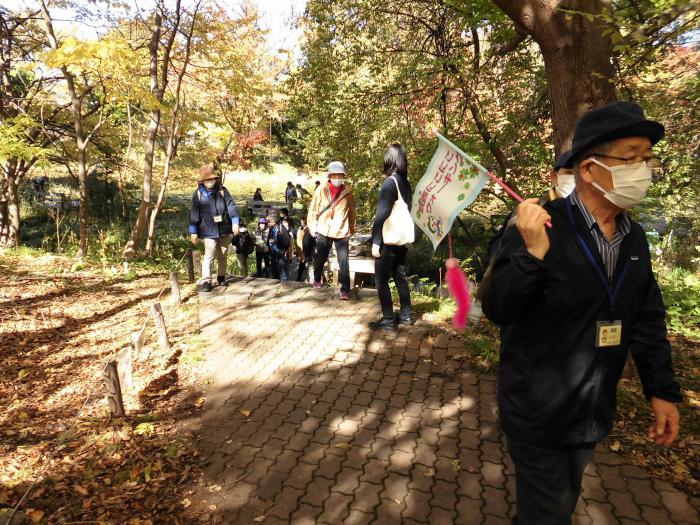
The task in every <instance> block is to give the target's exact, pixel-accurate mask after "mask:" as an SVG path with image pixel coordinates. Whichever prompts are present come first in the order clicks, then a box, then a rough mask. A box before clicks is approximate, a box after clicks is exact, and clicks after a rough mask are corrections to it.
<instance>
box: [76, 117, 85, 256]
mask: <svg viewBox="0 0 700 525" xmlns="http://www.w3.org/2000/svg"><path fill="white" fill-rule="evenodd" d="M75 122H76V124H75V133H76V140H77V141H78V191H79V193H80V211H79V212H78V222H79V224H80V248H79V249H78V253H77V254H76V257H78V258H79V259H80V258H83V257H85V255H87V251H88V216H87V203H88V194H87V158H86V151H85V149H86V148H87V142H86V141H85V139H84V137H83V136H82V132H83V126H82V117H81V116H80V105H79V106H78V113H77V117H76V121H75ZM78 129H80V134H79V133H78Z"/></svg>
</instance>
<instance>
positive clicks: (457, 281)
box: [445, 257, 472, 331]
mask: <svg viewBox="0 0 700 525" xmlns="http://www.w3.org/2000/svg"><path fill="white" fill-rule="evenodd" d="M445 266H446V267H447V273H446V274H445V280H446V281H447V289H448V290H449V291H450V295H451V296H452V297H454V299H455V301H457V311H456V312H455V315H454V317H453V318H452V326H454V327H455V329H456V330H459V331H462V330H464V329H465V328H466V327H467V316H468V315H469V310H470V308H471V306H472V302H471V299H470V297H469V282H468V280H467V276H466V275H464V272H463V271H462V269H461V268H460V267H459V261H458V260H457V259H455V258H454V257H450V258H449V259H447V260H446V261H445Z"/></svg>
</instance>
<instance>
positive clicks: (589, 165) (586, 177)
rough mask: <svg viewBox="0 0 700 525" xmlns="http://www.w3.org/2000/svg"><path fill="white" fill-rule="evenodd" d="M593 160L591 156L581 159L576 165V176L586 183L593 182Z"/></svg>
mask: <svg viewBox="0 0 700 525" xmlns="http://www.w3.org/2000/svg"><path fill="white" fill-rule="evenodd" d="M594 165H595V162H593V161H592V160H591V158H590V157H589V158H587V159H583V160H582V161H581V162H579V165H578V176H579V177H580V178H581V179H582V180H583V181H584V182H586V183H588V184H590V183H591V182H593V166H594Z"/></svg>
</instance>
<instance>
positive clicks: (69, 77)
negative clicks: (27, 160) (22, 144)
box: [41, 0, 104, 258]
mask: <svg viewBox="0 0 700 525" xmlns="http://www.w3.org/2000/svg"><path fill="white" fill-rule="evenodd" d="M41 14H42V16H43V18H44V24H45V25H46V34H47V36H48V39H49V45H50V46H51V48H52V49H58V48H59V47H60V44H59V42H58V39H57V38H56V33H55V32H54V28H53V20H52V19H51V15H50V14H49V10H48V8H47V7H46V2H45V0H41ZM60 69H61V73H63V78H64V79H65V81H66V87H67V89H68V94H69V95H70V100H71V113H72V117H73V126H74V128H75V143H76V146H77V149H78V184H79V194H80V211H79V223H80V248H79V249H78V253H77V255H76V256H77V257H78V258H82V257H84V256H85V255H86V254H87V250H88V217H87V213H88V212H87V204H88V194H87V147H88V144H90V139H91V138H92V135H93V134H94V133H95V132H96V131H97V130H98V129H99V128H100V127H101V126H102V123H103V122H104V118H103V117H104V113H103V109H104V100H103V101H102V102H101V103H100V105H99V106H100V108H101V109H100V117H99V119H98V121H97V123H96V124H95V125H94V126H93V128H92V129H91V130H90V131H88V132H86V131H85V128H84V127H83V118H84V115H83V102H84V100H85V97H86V96H87V95H88V94H90V93H91V92H92V90H93V89H94V85H91V84H90V83H89V81H88V78H87V75H82V77H81V79H80V81H81V82H82V84H83V85H82V86H81V87H82V89H81V90H80V92H78V87H77V83H76V78H75V76H73V74H72V73H71V72H70V71H68V68H67V67H66V66H65V65H62V66H61V68H60ZM102 91H103V94H104V86H102Z"/></svg>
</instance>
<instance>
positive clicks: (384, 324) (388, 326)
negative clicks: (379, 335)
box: [369, 319, 396, 332]
mask: <svg viewBox="0 0 700 525" xmlns="http://www.w3.org/2000/svg"><path fill="white" fill-rule="evenodd" d="M369 327H370V328H371V329H372V330H386V331H388V332H393V331H394V330H396V323H395V322H394V321H389V320H388V319H382V320H381V321H372V322H371V323H369Z"/></svg>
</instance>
